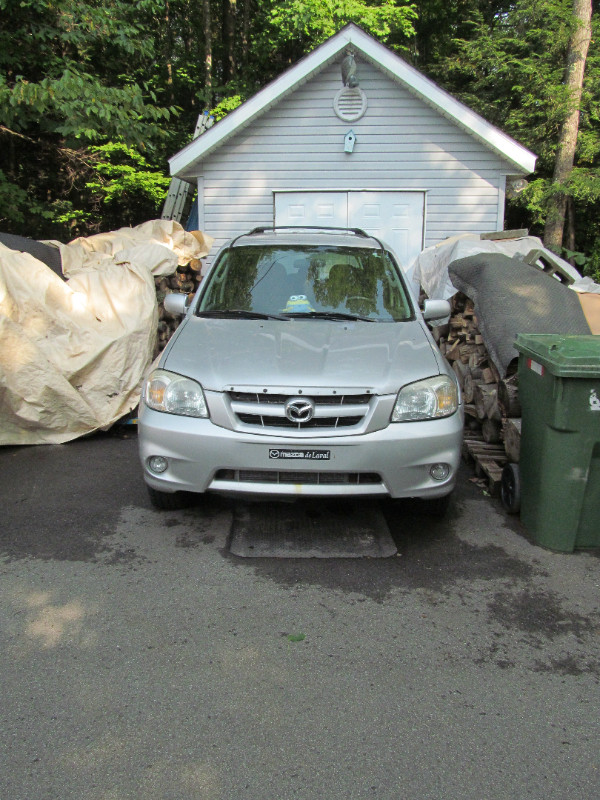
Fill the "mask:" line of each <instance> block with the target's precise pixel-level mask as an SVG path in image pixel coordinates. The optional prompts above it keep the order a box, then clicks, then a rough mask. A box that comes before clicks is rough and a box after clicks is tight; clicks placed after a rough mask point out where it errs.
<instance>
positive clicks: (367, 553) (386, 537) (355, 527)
mask: <svg viewBox="0 0 600 800" xmlns="http://www.w3.org/2000/svg"><path fill="white" fill-rule="evenodd" d="M230 551H231V552H232V553H233V554H234V555H236V556H241V557H243V558H388V557H389V556H393V555H396V553H397V550H396V545H395V544H394V541H393V539H392V537H391V535H390V531H389V528H388V526H387V523H386V521H385V518H384V516H383V514H382V513H381V510H380V509H379V506H378V505H377V503H374V502H368V501H364V500H363V501H361V502H360V503H359V502H356V503H354V502H343V503H341V502H337V501H336V502H331V501H324V500H320V501H314V502H313V501H296V502H294V503H280V502H273V503H269V502H264V503H243V502H240V503H238V504H237V506H236V508H235V511H234V516H233V525H232V536H231V544H230Z"/></svg>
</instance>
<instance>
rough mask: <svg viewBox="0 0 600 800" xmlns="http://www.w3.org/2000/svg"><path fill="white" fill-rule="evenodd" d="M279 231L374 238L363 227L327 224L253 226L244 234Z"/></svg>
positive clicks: (252, 234)
mask: <svg viewBox="0 0 600 800" xmlns="http://www.w3.org/2000/svg"><path fill="white" fill-rule="evenodd" d="M277 231H334V232H335V233H340V232H342V233H353V234H354V235H355V236H364V237H365V239H373V238H374V237H373V236H370V235H369V234H368V233H366V232H365V231H363V230H362V228H338V227H335V226H327V225H277V226H275V227H260V228H253V229H252V230H251V231H250V232H249V233H246V234H244V236H254V235H255V234H259V233H277Z"/></svg>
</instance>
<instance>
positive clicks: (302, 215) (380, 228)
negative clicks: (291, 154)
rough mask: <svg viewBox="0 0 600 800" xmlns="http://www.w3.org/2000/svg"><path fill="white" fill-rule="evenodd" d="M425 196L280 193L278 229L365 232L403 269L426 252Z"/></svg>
mask: <svg viewBox="0 0 600 800" xmlns="http://www.w3.org/2000/svg"><path fill="white" fill-rule="evenodd" d="M424 208H425V195H424V193H423V192H377V191H365V192H363V191H343V192H341V191H340V192H337V191H333V192H276V193H275V224H276V225H320V226H328V227H340V228H346V227H350V228H362V229H363V230H364V231H365V232H366V233H368V234H369V235H371V236H376V237H377V238H379V239H382V240H383V241H384V242H386V243H387V244H388V245H390V247H392V249H393V250H394V251H395V252H396V255H397V256H398V258H399V259H400V262H401V264H402V266H403V267H405V268H406V267H407V266H408V265H410V264H411V263H412V261H413V260H414V259H415V258H416V256H417V255H418V254H419V253H420V252H421V250H422V249H423V232H424Z"/></svg>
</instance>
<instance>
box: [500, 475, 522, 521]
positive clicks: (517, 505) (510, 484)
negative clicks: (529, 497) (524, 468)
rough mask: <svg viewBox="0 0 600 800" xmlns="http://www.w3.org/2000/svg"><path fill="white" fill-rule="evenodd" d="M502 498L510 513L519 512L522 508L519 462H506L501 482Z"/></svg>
mask: <svg viewBox="0 0 600 800" xmlns="http://www.w3.org/2000/svg"><path fill="white" fill-rule="evenodd" d="M500 499H501V500H502V505H503V506H504V508H505V510H506V511H508V513H509V514H518V513H519V511H520V510H521V476H520V474H519V465H518V464H512V463H509V464H505V465H504V469H503V470H502V481H501V483H500Z"/></svg>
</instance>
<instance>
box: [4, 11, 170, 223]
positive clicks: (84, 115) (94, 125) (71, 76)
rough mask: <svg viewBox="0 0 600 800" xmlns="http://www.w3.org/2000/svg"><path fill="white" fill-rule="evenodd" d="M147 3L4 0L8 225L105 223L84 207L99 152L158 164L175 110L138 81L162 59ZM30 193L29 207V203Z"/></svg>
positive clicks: (5, 152)
mask: <svg viewBox="0 0 600 800" xmlns="http://www.w3.org/2000/svg"><path fill="white" fill-rule="evenodd" d="M150 10H152V9H151V7H150V6H149V5H148V3H147V2H146V0H141V1H140V2H122V0H92V2H75V0H0V136H1V137H2V138H1V140H2V162H1V167H2V172H1V173H0V196H2V197H6V195H7V194H9V193H10V192H11V187H14V186H16V187H18V191H17V192H16V195H15V196H16V199H17V203H15V204H14V206H13V205H11V204H10V203H8V204H7V203H3V204H2V206H0V208H1V209H2V215H3V220H2V225H3V227H4V228H10V229H12V230H14V231H16V232H19V233H23V234H25V235H35V236H38V237H40V236H52V235H61V234H63V235H64V234H65V233H67V234H69V233H73V234H77V233H79V232H80V231H81V226H82V224H84V223H85V224H86V225H90V224H91V225H93V224H94V223H96V224H97V225H99V224H100V221H99V220H97V219H96V220H95V219H94V217H93V213H92V209H90V208H89V207H86V205H85V204H82V203H81V194H82V192H84V193H85V184H86V182H88V181H89V180H90V178H91V176H92V175H93V173H94V168H95V164H96V159H95V157H94V155H93V152H92V151H90V150H89V145H90V143H94V144H101V143H107V142H109V141H111V140H112V141H116V142H122V143H124V144H126V145H128V146H130V147H131V148H137V150H138V151H139V152H144V153H145V154H146V158H150V159H152V158H155V159H157V160H158V158H159V157H160V156H161V155H162V150H163V148H164V147H165V145H166V144H167V135H166V130H167V126H168V123H169V120H170V118H171V116H172V114H173V111H174V109H173V108H167V107H164V106H160V105H158V104H157V101H156V94H152V93H151V91H150V90H148V89H147V88H146V87H145V86H144V85H142V84H141V83H138V82H136V81H135V80H133V79H132V77H131V75H132V73H133V72H134V71H135V69H136V68H141V67H142V66H143V64H144V63H147V62H149V61H151V60H152V58H153V39H152V38H149V39H147V38H146V36H145V35H144V34H145V31H144V29H143V27H142V25H141V24H140V22H139V19H140V18H144V17H147V14H148V11H150ZM23 192H24V193H25V195H26V197H27V200H25V199H24V197H23Z"/></svg>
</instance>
